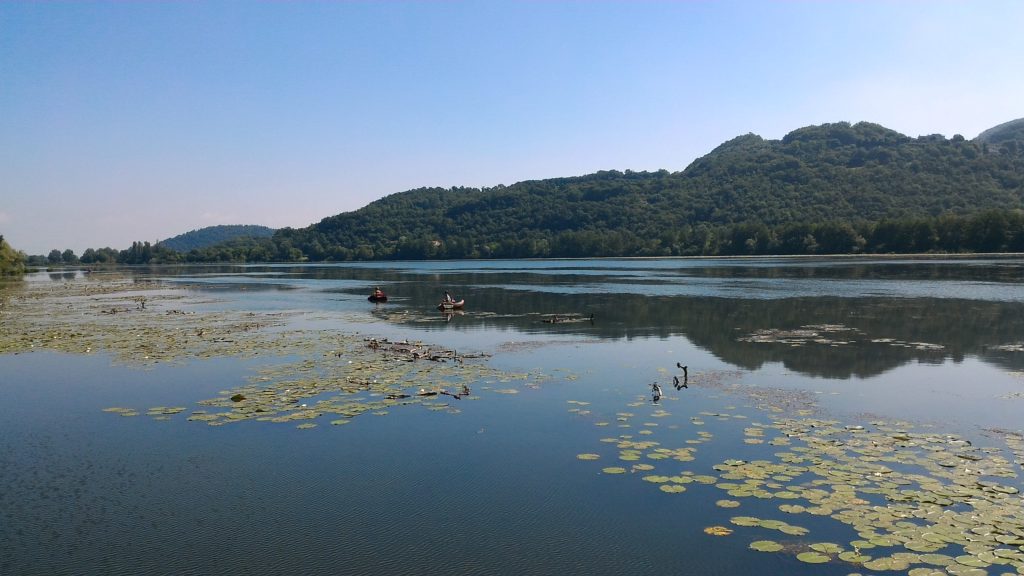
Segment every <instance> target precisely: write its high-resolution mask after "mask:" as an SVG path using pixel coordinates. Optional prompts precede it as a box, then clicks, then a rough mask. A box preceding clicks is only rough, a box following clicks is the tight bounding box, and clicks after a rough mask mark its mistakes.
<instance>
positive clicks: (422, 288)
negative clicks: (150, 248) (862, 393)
mask: <svg viewBox="0 0 1024 576" xmlns="http://www.w3.org/2000/svg"><path fill="white" fill-rule="evenodd" d="M808 264H809V265H807V266H802V265H772V266H708V267H701V268H687V269H686V270H682V269H680V270H679V271H678V272H679V273H681V274H687V275H693V276H699V277H718V278H722V277H736V278H739V277H747V278H751V277H762V278H801V277H813V278H826V277H827V278H836V279H850V280H854V279H867V278H870V279H903V278H905V279H913V280H922V279H929V278H934V279H950V278H957V279H962V280H974V281H979V280H985V281H1000V280H1001V281H1007V280H1008V279H1009V277H1013V278H1014V279H1016V278H1017V274H1018V271H1017V269H1016V263H1015V262H1012V261H1011V262H998V263H996V264H986V265H984V266H972V265H969V264H965V263H952V264H951V263H949V262H934V263H930V262H924V263H922V262H915V263H912V264H907V263H899V262H893V263H881V264H878V263H874V264H862V263H854V262H850V263H849V264H847V263H838V264H834V265H830V266H814V265H812V264H813V263H808ZM608 269H609V270H612V269H614V266H613V265H610V267H609V268H608ZM188 271H189V272H192V273H196V272H200V273H205V274H237V273H239V272H250V273H253V274H269V276H267V278H268V282H270V283H272V282H273V280H272V278H273V277H274V275H276V274H280V275H282V276H283V277H284V278H303V279H322V280H349V281H351V280H355V281H359V282H364V283H365V284H366V294H369V290H370V289H372V287H373V286H375V285H380V286H382V287H383V288H384V290H385V291H386V292H387V293H388V295H389V296H390V297H392V301H391V303H389V304H386V305H384V306H388V307H393V308H394V309H395V310H399V309H410V310H421V311H422V312H423V313H424V314H435V313H437V312H436V310H435V309H434V307H435V306H436V305H437V303H438V302H439V301H440V299H441V297H442V296H443V294H444V290H450V291H451V292H452V295H453V296H454V297H455V298H457V299H458V298H466V300H467V305H466V310H467V314H466V315H465V316H460V317H459V318H457V319H455V320H454V321H452V322H451V324H446V323H444V322H438V323H436V324H435V323H430V324H422V323H421V324H419V325H418V327H420V328H422V329H426V330H447V329H453V328H454V329H458V328H465V327H480V328H489V329H496V330H516V331H520V332H526V333H556V334H579V335H588V336H594V337H599V338H603V339H610V340H616V339H632V338H647V337H660V338H667V337H672V336H685V337H686V338H688V339H689V340H690V341H691V342H693V343H694V344H696V345H698V346H700V347H702V348H704V349H707V350H708V351H710V352H711V353H713V354H714V355H715V356H717V357H718V358H720V359H722V360H723V361H725V362H728V363H730V364H733V365H736V366H739V367H742V368H747V369H756V368H758V367H760V366H762V365H763V364H765V363H767V362H780V363H782V364H783V365H784V366H786V368H788V369H790V370H793V371H796V372H800V373H803V374H808V375H813V376H822V377H829V378H849V377H851V376H872V375H877V374H881V373H883V372H885V371H888V370H891V369H893V368H896V367H898V366H901V365H904V364H907V363H910V362H923V363H941V362H943V361H946V360H947V359H951V360H953V361H954V362H960V361H962V360H963V359H964V358H965V357H966V356H978V357H980V358H982V359H983V360H985V361H987V362H991V363H993V364H996V365H999V366H1003V367H1005V368H1008V369H1017V370H1019V369H1024V353H1020V352H1006V351H998V350H993V349H992V347H994V346H998V345H1000V344H1010V343H1018V342H1020V341H1021V340H1022V339H1024V304H1021V303H1013V302H992V301H978V300H953V299H924V298H885V297H878V298H833V297H819V298H789V299H773V300H767V299H747V300H744V299H736V298H716V297H692V296H687V297H683V296H642V295H637V294H609V293H569V291H571V290H574V289H576V287H580V286H591V285H593V286H598V285H600V286H603V287H606V288H607V287H612V289H614V285H615V284H614V283H615V282H616V281H617V280H618V279H617V278H616V277H615V276H614V275H601V274H573V273H562V274H560V275H552V274H547V273H545V271H544V270H537V271H536V273H530V274H524V273H523V272H520V271H492V272H481V271H476V270H468V271H464V272H463V271H455V270H451V269H439V270H438V271H437V272H434V271H432V270H430V269H429V268H425V267H418V266H417V267H411V268H409V269H402V268H392V267H380V268H377V267H347V266H345V267H331V266H324V267H319V266H311V267H292V266H279V267H264V266H250V267H245V268H242V267H238V266H223V267H221V266H208V267H199V268H189V270H188ZM630 272H631V274H630V276H629V277H627V278H623V279H622V281H623V282H624V283H625V286H624V290H629V289H631V287H635V286H636V285H637V284H638V282H637V279H636V277H635V276H633V273H637V274H640V273H642V271H640V270H631V271H630ZM1007 275H1009V276H1007ZM653 281H655V282H657V280H653ZM516 286H524V289H522V290H519V289H516ZM546 286H547V287H550V288H551V290H552V291H551V292H543V291H538V290H544V289H545V287H546ZM253 288H254V286H249V288H248V289H253ZM345 291H346V292H347V291H349V290H347V289H346V290H345ZM351 291H352V292H353V293H355V292H356V290H351ZM574 313H575V314H581V315H583V316H588V315H589V314H591V313H593V314H594V315H595V321H594V323H593V324H591V323H590V322H566V323H544V322H542V316H541V315H543V314H574ZM438 314H439V313H438ZM439 319H440V315H439ZM816 324H837V325H842V326H845V327H848V328H851V329H855V330H857V331H859V333H857V332H842V333H837V334H826V335H825V336H826V337H829V338H831V339H835V340H844V341H846V340H850V341H853V342H852V343H850V344H844V345H837V346H830V345H828V344H819V343H805V344H803V345H801V346H796V347H794V346H792V345H790V344H786V343H773V342H744V341H740V340H739V339H740V338H742V337H745V336H749V335H750V334H752V333H754V332H756V331H758V330H765V329H775V330H794V329H798V328H801V327H803V326H807V325H816ZM883 338H885V339H892V340H894V341H896V342H871V340H874V339H883ZM915 342H925V343H929V344H937V345H940V346H942V348H941V349H938V350H934V349H918V348H915V347H912V346H901V345H900V344H901V343H915Z"/></svg>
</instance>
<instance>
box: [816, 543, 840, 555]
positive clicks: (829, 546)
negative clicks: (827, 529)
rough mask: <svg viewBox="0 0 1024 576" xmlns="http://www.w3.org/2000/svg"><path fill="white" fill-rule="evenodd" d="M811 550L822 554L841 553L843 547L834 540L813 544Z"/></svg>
mask: <svg viewBox="0 0 1024 576" xmlns="http://www.w3.org/2000/svg"><path fill="white" fill-rule="evenodd" d="M810 548H811V550H814V551H816V552H821V553H822V554H839V553H840V552H842V551H843V547H842V546H840V545H838V544H835V543H833V542H818V543H816V544H811V546H810Z"/></svg>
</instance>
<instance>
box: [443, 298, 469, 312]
mask: <svg viewBox="0 0 1024 576" xmlns="http://www.w3.org/2000/svg"><path fill="white" fill-rule="evenodd" d="M465 303H466V301H465V300H456V301H453V302H441V303H440V304H438V305H437V309H438V310H458V309H460V308H462V306H463V305H464V304H465Z"/></svg>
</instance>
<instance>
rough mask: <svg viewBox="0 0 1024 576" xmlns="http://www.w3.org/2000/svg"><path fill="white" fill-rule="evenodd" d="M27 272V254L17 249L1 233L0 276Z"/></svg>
mask: <svg viewBox="0 0 1024 576" xmlns="http://www.w3.org/2000/svg"><path fill="white" fill-rule="evenodd" d="M24 273H25V254H23V253H22V252H20V251H18V250H15V249H14V248H12V247H11V245H10V244H8V243H7V241H6V240H4V237H3V236H2V235H0V276H20V275H22V274H24Z"/></svg>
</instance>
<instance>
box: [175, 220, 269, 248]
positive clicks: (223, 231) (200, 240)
mask: <svg viewBox="0 0 1024 576" xmlns="http://www.w3.org/2000/svg"><path fill="white" fill-rule="evenodd" d="M273 235H274V229H273V228H267V227H266V226H254V225H227V226H208V227H206V228H200V229H198V230H192V231H191V232H186V233H184V234H179V235H177V236H175V237H174V238H169V239H167V240H163V241H161V242H158V243H157V244H158V245H159V246H161V247H163V248H168V249H171V250H174V251H176V252H188V251H189V250H197V249H202V248H208V247H210V246H215V245H217V244H220V243H222V242H228V241H231V240H238V239H240V238H270V237H271V236H273Z"/></svg>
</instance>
